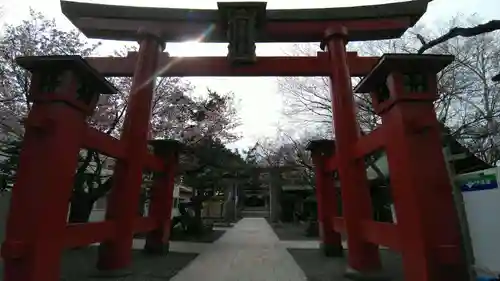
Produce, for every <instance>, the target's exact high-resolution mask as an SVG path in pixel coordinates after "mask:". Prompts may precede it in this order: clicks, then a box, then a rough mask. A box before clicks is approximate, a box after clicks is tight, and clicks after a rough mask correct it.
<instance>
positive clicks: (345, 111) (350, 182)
mask: <svg viewBox="0 0 500 281" xmlns="http://www.w3.org/2000/svg"><path fill="white" fill-rule="evenodd" d="M331 34H335V35H334V37H330V40H328V42H327V46H328V51H329V54H330V65H331V68H330V69H331V75H330V77H331V78H332V83H331V85H332V86H331V87H332V107H333V121H334V122H333V123H334V131H335V141H336V146H337V148H336V151H337V153H336V155H337V161H338V162H337V163H338V171H339V176H340V182H341V188H342V207H343V215H344V218H345V224H346V229H347V236H348V239H347V245H348V249H349V254H348V257H347V258H348V263H349V266H350V267H352V268H353V269H355V270H357V271H360V272H364V271H374V270H379V269H380V268H381V264H380V258H379V253H378V246H376V245H374V244H371V243H368V242H367V241H365V240H364V237H363V234H362V226H361V222H362V221H363V220H369V219H371V218H372V207H371V198H370V193H369V189H368V181H367V179H366V171H365V164H364V162H363V161H355V158H356V143H357V142H358V139H359V131H358V124H357V122H356V114H355V108H354V104H355V103H354V98H353V93H352V85H351V76H350V72H349V67H348V64H347V59H346V49H345V44H346V41H345V40H346V38H345V36H346V31H345V29H343V30H332V32H331V33H329V34H327V36H329V35H331Z"/></svg>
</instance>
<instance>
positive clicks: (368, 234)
mask: <svg viewBox="0 0 500 281" xmlns="http://www.w3.org/2000/svg"><path fill="white" fill-rule="evenodd" d="M361 225H362V229H363V237H364V239H366V241H369V242H371V243H373V244H376V245H381V246H384V247H388V248H390V249H391V250H395V251H401V241H400V239H399V232H398V229H397V226H396V225H395V224H392V223H387V222H377V221H363V222H362V223H361Z"/></svg>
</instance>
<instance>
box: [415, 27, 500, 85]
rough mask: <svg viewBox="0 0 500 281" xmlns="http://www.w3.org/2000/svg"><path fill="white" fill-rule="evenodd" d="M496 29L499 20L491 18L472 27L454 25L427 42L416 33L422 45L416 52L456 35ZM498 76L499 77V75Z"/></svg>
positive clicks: (480, 32) (466, 35)
mask: <svg viewBox="0 0 500 281" xmlns="http://www.w3.org/2000/svg"><path fill="white" fill-rule="evenodd" d="M498 29H500V20H492V21H489V22H487V23H484V24H480V25H476V26H474V27H467V28H463V27H454V28H452V29H450V31H448V33H446V34H444V35H443V36H441V37H438V38H436V39H433V40H431V41H429V42H427V43H426V42H425V40H423V37H422V36H419V35H417V38H418V39H419V41H420V42H422V44H423V45H422V47H420V49H419V50H418V53H419V54H422V53H424V52H425V51H426V50H428V49H430V48H432V47H434V46H436V45H438V44H441V43H443V42H446V41H448V40H450V39H452V38H455V37H458V36H462V37H472V36H476V35H479V34H482V33H488V32H492V31H495V30H498ZM498 78H499V79H500V77H498Z"/></svg>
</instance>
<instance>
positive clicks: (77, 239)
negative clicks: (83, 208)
mask: <svg viewBox="0 0 500 281" xmlns="http://www.w3.org/2000/svg"><path fill="white" fill-rule="evenodd" d="M115 235H116V233H115V224H114V222H112V221H100V222H89V223H75V224H69V225H68V226H67V227H66V233H65V239H64V245H65V247H66V248H73V247H80V246H86V245H89V244H93V243H98V242H101V241H104V240H108V239H110V238H112V237H114V236H115Z"/></svg>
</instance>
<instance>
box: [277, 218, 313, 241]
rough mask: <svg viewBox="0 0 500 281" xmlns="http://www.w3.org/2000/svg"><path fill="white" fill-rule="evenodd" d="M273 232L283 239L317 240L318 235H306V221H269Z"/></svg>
mask: <svg viewBox="0 0 500 281" xmlns="http://www.w3.org/2000/svg"><path fill="white" fill-rule="evenodd" d="M269 225H271V227H272V229H273V231H274V233H276V236H278V238H279V239H280V240H284V241H317V240H319V237H318V236H307V235H306V229H307V223H303V224H301V223H271V222H269Z"/></svg>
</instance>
